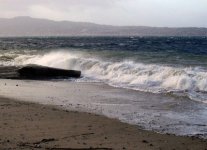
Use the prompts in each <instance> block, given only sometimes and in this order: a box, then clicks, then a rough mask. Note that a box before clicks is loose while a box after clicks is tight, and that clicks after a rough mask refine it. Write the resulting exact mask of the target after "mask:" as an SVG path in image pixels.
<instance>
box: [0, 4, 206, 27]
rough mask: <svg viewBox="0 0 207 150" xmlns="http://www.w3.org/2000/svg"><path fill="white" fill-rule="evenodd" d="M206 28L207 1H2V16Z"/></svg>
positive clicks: (0, 13)
mask: <svg viewBox="0 0 207 150" xmlns="http://www.w3.org/2000/svg"><path fill="white" fill-rule="evenodd" d="M15 16H31V17H36V18H48V19H53V20H71V21H83V22H94V23H99V24H111V25H145V26H162V27H163V26H168V27H182V26H188V27H189V26H196V27H207V0H0V17H1V18H11V17H15Z"/></svg>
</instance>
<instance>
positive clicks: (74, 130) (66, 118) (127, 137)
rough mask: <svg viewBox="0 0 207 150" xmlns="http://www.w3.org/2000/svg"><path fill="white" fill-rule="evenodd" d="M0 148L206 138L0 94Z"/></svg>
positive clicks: (133, 145) (190, 144) (153, 145)
mask: <svg viewBox="0 0 207 150" xmlns="http://www.w3.org/2000/svg"><path fill="white" fill-rule="evenodd" d="M0 109H1V114H0V115H1V116H0V127H1V128H0V133H1V134H0V139H1V140H0V148H2V149H9V148H10V149H46V148H47V149H58V148H67V149H90V148H91V149H142V150H148V149H150V150H152V149H158V150H168V149H169V150H172V149H176V150H183V149H189V150H205V149H206V148H207V141H206V140H202V139H198V138H195V137H181V136H175V135H170V134H159V133H155V132H152V131H145V130H142V129H139V128H138V127H137V126H135V125H129V124H126V123H122V122H120V121H118V120H116V119H109V118H107V117H104V116H100V115H95V114H91V113H83V112H76V111H67V110H61V109H58V108H57V107H55V106H51V105H40V104H35V103H29V102H22V101H16V100H11V99H7V98H0Z"/></svg>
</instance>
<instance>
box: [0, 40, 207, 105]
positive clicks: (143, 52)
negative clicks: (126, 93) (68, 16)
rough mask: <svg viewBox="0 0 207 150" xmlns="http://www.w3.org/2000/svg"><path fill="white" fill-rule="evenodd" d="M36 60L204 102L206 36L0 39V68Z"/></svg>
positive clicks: (206, 92)
mask: <svg viewBox="0 0 207 150" xmlns="http://www.w3.org/2000/svg"><path fill="white" fill-rule="evenodd" d="M30 63H32V64H39V65H45V66H50V67H57V68H64V69H77V70H81V71H82V77H83V78H82V79H80V80H79V81H88V82H90V81H91V82H94V81H98V82H104V83H107V84H109V85H112V86H115V87H122V88H128V89H134V90H139V91H145V92H152V93H170V94H175V95H179V96H187V97H189V98H190V99H192V100H196V101H200V102H203V103H207V72H206V71H207V38H206V37H185V38H184V37H122V38H121V37H68V38H1V39H0V66H19V65H25V64H30Z"/></svg>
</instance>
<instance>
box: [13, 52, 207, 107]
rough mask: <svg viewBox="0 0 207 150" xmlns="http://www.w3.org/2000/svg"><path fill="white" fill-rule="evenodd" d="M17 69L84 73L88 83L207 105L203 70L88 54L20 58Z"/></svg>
mask: <svg viewBox="0 0 207 150" xmlns="http://www.w3.org/2000/svg"><path fill="white" fill-rule="evenodd" d="M15 63H16V65H22V64H30V63H32V64H39V65H45V66H50V67H57V68H64V69H78V70H81V71H82V74H83V76H84V78H83V79H82V80H84V79H86V78H87V79H94V80H99V81H102V82H105V83H107V84H109V85H112V86H116V87H123V88H130V89H134V90H140V91H146V92H153V93H174V94H182V95H184V96H188V97H189V98H191V99H193V100H197V101H202V102H205V103H206V102H207V72H206V70H205V69H203V68H201V67H175V66H164V65H159V64H143V63H138V62H135V61H132V60H123V61H106V60H104V59H102V58H99V57H95V58H93V57H92V56H91V55H86V54H84V53H74V52H65V51H59V52H49V53H46V54H42V55H19V56H17V57H16V58H15V59H14V63H13V64H15Z"/></svg>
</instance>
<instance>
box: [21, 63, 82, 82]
mask: <svg viewBox="0 0 207 150" xmlns="http://www.w3.org/2000/svg"><path fill="white" fill-rule="evenodd" d="M17 72H18V74H19V77H20V78H26V79H39V78H40V79H41V78H58V77H73V78H79V77H80V76H81V72H80V71H76V70H65V69H58V68H51V67H46V66H40V65H27V66H24V67H22V68H20V69H18V70H17Z"/></svg>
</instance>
